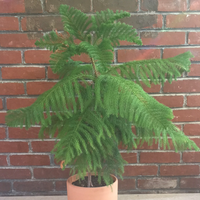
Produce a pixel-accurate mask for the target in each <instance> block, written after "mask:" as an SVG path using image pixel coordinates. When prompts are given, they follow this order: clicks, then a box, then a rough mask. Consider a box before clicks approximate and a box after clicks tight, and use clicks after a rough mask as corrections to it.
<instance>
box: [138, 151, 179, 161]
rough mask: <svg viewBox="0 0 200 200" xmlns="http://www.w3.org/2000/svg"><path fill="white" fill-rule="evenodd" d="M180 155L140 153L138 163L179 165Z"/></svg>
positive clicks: (171, 153)
mask: <svg viewBox="0 0 200 200" xmlns="http://www.w3.org/2000/svg"><path fill="white" fill-rule="evenodd" d="M179 162H180V154H179V153H174V152H153V153H151V152H141V153H140V163H179Z"/></svg>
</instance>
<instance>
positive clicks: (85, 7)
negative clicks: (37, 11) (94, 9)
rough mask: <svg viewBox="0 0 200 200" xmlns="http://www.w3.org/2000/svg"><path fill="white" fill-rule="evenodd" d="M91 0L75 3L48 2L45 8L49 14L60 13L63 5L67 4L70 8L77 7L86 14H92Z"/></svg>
mask: <svg viewBox="0 0 200 200" xmlns="http://www.w3.org/2000/svg"><path fill="white" fill-rule="evenodd" d="M90 2H91V1H90V0H84V2H83V1H82V2H81V1H73V0H58V1H55V0H46V1H45V8H46V11H47V12H49V13H58V11H59V7H60V5H61V4H67V5H68V6H71V7H75V8H76V9H79V10H81V11H82V12H84V13H87V12H90V7H91V6H90Z"/></svg>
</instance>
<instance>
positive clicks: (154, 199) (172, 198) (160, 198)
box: [0, 193, 200, 200]
mask: <svg viewBox="0 0 200 200" xmlns="http://www.w3.org/2000/svg"><path fill="white" fill-rule="evenodd" d="M0 200H67V197H66V196H54V197H53V196H51V197H47V196H43V197H41V196H35V197H0ZM118 200H200V194H194V193H191V194H140V195H137V194H136V195H119V199H118Z"/></svg>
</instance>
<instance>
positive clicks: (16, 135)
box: [8, 127, 40, 139]
mask: <svg viewBox="0 0 200 200" xmlns="http://www.w3.org/2000/svg"><path fill="white" fill-rule="evenodd" d="M39 131H40V128H39V127H31V128H30V129H29V130H26V129H25V128H23V129H20V128H8V132H9V138H10V139H37V138H38V133H39Z"/></svg>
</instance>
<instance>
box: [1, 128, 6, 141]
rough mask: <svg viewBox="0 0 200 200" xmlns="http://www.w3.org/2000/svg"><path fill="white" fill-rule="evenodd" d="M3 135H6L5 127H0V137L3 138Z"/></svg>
mask: <svg viewBox="0 0 200 200" xmlns="http://www.w3.org/2000/svg"><path fill="white" fill-rule="evenodd" d="M5 137H6V129H5V128H3V127H0V139H5Z"/></svg>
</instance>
